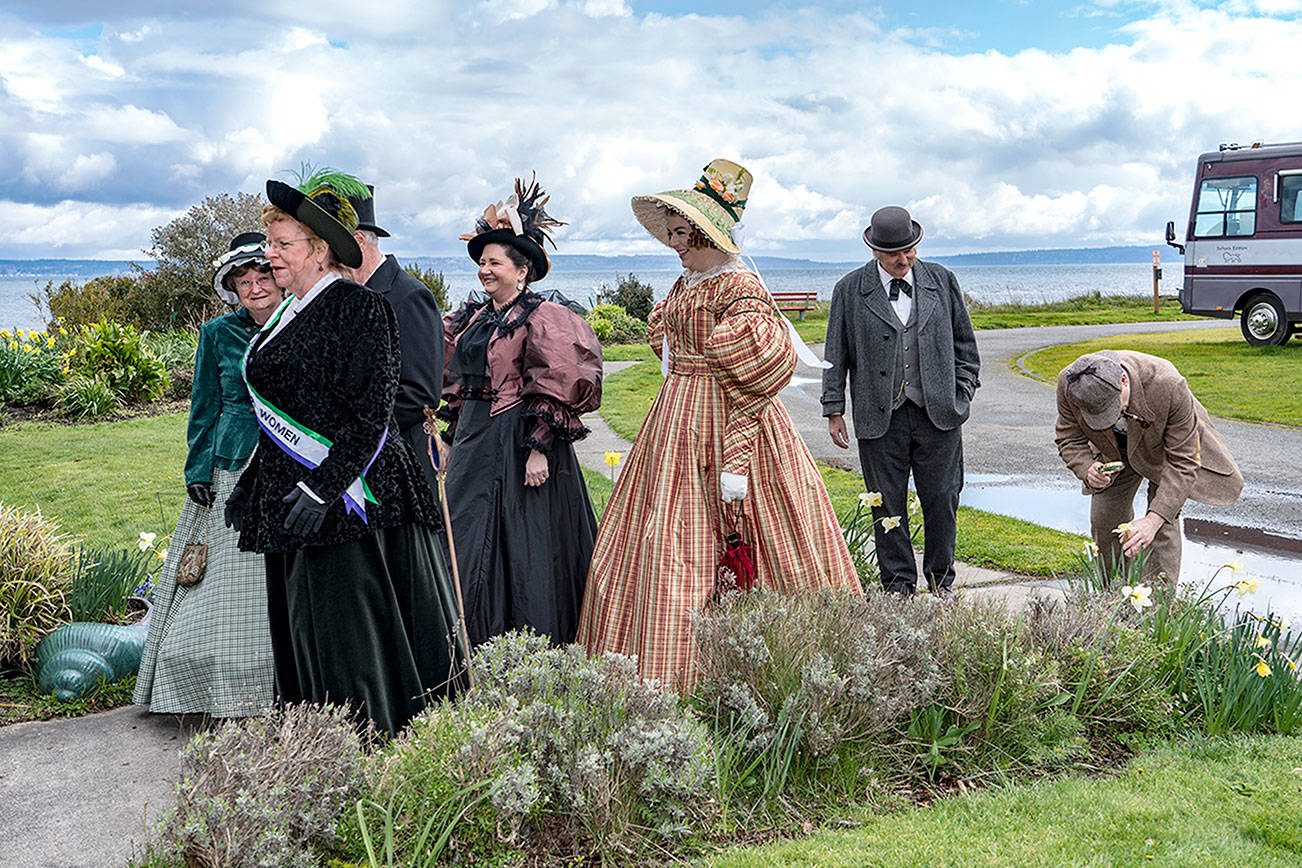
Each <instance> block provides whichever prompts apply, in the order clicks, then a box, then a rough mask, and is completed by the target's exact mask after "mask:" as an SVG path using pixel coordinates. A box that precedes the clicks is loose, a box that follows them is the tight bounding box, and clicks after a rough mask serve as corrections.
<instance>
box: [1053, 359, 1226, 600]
mask: <svg viewBox="0 0 1302 868" xmlns="http://www.w3.org/2000/svg"><path fill="white" fill-rule="evenodd" d="M1056 435H1057V436H1056V437H1055V442H1056V443H1057V444H1058V454H1059V455H1060V456H1062V460H1063V461H1064V462H1066V464H1067V467H1068V468H1070V470H1071V472H1072V473H1075V474H1076V476H1077V477H1079V478H1080V480H1081V482H1083V483H1084V493H1085V494H1089V495H1092V500H1091V503H1090V533H1091V535H1092V536H1093V537H1094V542H1095V543H1096V544H1097V545H1098V547H1099V553H1100V555H1101V556H1102V557H1103V562H1104V563H1105V564H1109V565H1110V564H1116V563H1118V562H1119V559H1120V556H1121V555H1122V554H1124V555H1125V557H1127V558H1130V557H1134V556H1135V555H1137V554H1139V552H1140V550H1141V549H1147V550H1148V560H1147V561H1145V563H1144V577H1145V578H1147V579H1150V580H1153V579H1157V578H1158V577H1159V576H1160V574H1162V573H1165V575H1166V581H1167V582H1168V583H1169V584H1170V585H1172V586H1174V585H1175V583H1176V582H1177V581H1179V578H1180V544H1181V533H1180V510H1181V508H1183V507H1184V502H1185V501H1186V500H1188V499H1190V498H1193V499H1194V500H1197V501H1199V502H1200V503H1211V504H1217V505H1226V504H1230V503H1234V501H1236V500H1238V498H1239V493H1240V492H1241V491H1242V490H1243V476H1242V475H1240V473H1239V468H1238V467H1237V466H1236V465H1235V463H1234V459H1233V458H1231V457H1230V450H1229V448H1228V447H1227V446H1226V445H1225V440H1224V439H1223V438H1222V437H1221V435H1220V434H1219V433H1218V432H1217V431H1216V429H1215V428H1213V427H1212V422H1211V419H1210V417H1208V415H1207V411H1206V410H1205V409H1204V408H1203V405H1202V404H1200V403H1199V402H1198V399H1197V398H1195V397H1194V396H1193V392H1191V391H1189V384H1188V383H1186V382H1185V379H1184V377H1182V376H1180V372H1179V371H1177V370H1176V369H1175V365H1172V364H1171V363H1170V362H1168V361H1167V360H1166V359H1160V358H1158V357H1157V356H1150V355H1146V354H1144V353H1136V352H1131V351H1129V350H1101V351H1099V352H1097V353H1089V354H1087V355H1084V356H1081V357H1080V358H1079V359H1077V360H1076V361H1074V362H1072V363H1071V364H1070V365H1068V366H1067V367H1066V368H1064V369H1063V371H1062V373H1060V374H1059V375H1058V425H1057V432H1056ZM1116 462H1120V463H1121V465H1122V466H1121V467H1120V468H1114V467H1109V466H1108V465H1110V464H1113V463H1116ZM1145 479H1147V480H1148V512H1147V514H1146V515H1145V516H1144V517H1143V518H1140V519H1135V518H1134V515H1135V512H1134V500H1135V492H1136V491H1138V490H1139V484H1140V482H1142V481H1143V480H1145ZM1122 524H1129V532H1128V533H1127V534H1125V538H1124V539H1122V538H1121V535H1119V534H1115V533H1114V532H1113V531H1114V530H1115V529H1116V528H1117V527H1119V526H1120V525H1122Z"/></svg>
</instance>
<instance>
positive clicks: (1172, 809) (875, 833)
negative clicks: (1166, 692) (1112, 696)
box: [699, 736, 1302, 868]
mask: <svg viewBox="0 0 1302 868" xmlns="http://www.w3.org/2000/svg"><path fill="white" fill-rule="evenodd" d="M1299 765H1302V742H1299V740H1298V739H1297V738H1290V737H1287V736H1268V737H1267V736H1257V737H1251V738H1248V737H1243V738H1232V739H1225V740H1218V739H1202V738H1198V739H1191V740H1188V741H1182V742H1176V743H1174V744H1171V745H1167V746H1163V747H1159V748H1155V749H1153V750H1150V751H1148V752H1146V753H1144V754H1141V755H1140V756H1139V757H1137V758H1136V759H1134V760H1132V761H1131V762H1130V763H1129V764H1127V765H1126V766H1125V767H1124V768H1123V769H1121V771H1120V772H1119V774H1117V775H1116V776H1115V777H1112V778H1105V779H1089V778H1081V777H1072V778H1064V779H1059V780H1054V781H1048V782H1041V783H1036V784H1032V785H1028V786H1013V787H1008V788H1005V789H1000V790H996V791H988V792H980V793H973V794H968V795H964V796H957V797H954V798H949V799H944V800H942V801H940V802H937V803H936V804H934V805H932V806H930V807H928V808H927V809H925V810H918V811H908V812H904V813H899V814H894V815H889V816H871V815H869V816H865V817H864V818H863V825H862V826H861V827H860V828H857V829H853V830H848V831H840V832H822V833H818V834H815V835H811V836H809V837H808V838H803V839H801V840H798V841H784V842H781V843H777V844H772V845H769V846H765V847H760V848H751V849H745V850H742V849H738V850H733V851H731V852H728V853H725V854H723V855H720V856H717V857H714V858H711V859H708V860H704V861H703V862H701V863H699V864H702V865H708V866H711V868H740V866H747V868H770V866H787V868H795V866H819V868H837V866H847V868H848V866H856V868H857V866H877V865H880V866H888V865H890V866H894V865H965V866H983V865H990V866H994V865H998V866H1027V868H1039V866H1042V865H1077V866H1085V865H1089V866H1120V865H1145V864H1154V865H1185V866H1209V868H1211V866H1221V865H1254V866H1280V868H1282V866H1286V865H1288V866H1292V865H1297V864H1299V861H1302V825H1299V824H1298V823H1297V822H1296V818H1297V817H1298V816H1299V815H1302V769H1299V767H1298V766H1299Z"/></svg>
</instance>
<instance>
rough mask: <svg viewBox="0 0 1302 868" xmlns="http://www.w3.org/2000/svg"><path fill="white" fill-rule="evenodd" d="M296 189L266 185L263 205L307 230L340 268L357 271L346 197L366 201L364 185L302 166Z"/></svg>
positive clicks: (358, 253)
mask: <svg viewBox="0 0 1302 868" xmlns="http://www.w3.org/2000/svg"><path fill="white" fill-rule="evenodd" d="M297 180H298V184H297V186H293V187H291V186H290V185H289V184H286V183H284V182H283V181H274V180H271V181H267V201H268V202H270V203H271V204H272V205H275V206H276V207H277V208H279V209H280V210H281V211H284V212H285V213H286V214H288V215H289V216H291V217H293V218H294V219H295V220H297V221H298V222H300V223H302V224H303V225H304V226H306V227H307V228H309V229H311V230H312V231H313V232H315V233H316V234H317V235H319V236H321V239H322V240H323V241H325V243H326V244H328V245H330V250H331V251H332V252H333V253H334V255H335V258H336V259H338V260H339V263H340V264H341V265H344V266H345V267H347V268H357V267H358V266H360V265H361V264H362V249H361V248H360V247H358V246H357V240H356V239H355V238H353V230H354V229H356V228H357V224H358V216H357V211H356V209H355V208H354V207H353V206H352V203H350V202H349V201H348V200H349V197H353V198H364V199H365V198H370V195H371V192H370V190H368V189H366V185H365V184H363V183H362V182H361V181H359V180H357V179H356V178H354V177H353V176H352V175H346V174H344V173H343V172H336V171H335V170H334V169H329V168H323V169H312V168H311V167H310V166H307V165H304V166H303V167H302V169H301V170H300V172H299V175H298V179H297Z"/></svg>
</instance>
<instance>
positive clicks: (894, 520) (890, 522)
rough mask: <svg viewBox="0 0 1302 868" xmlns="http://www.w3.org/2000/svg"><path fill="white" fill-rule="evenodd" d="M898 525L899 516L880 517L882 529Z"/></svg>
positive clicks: (889, 529)
mask: <svg viewBox="0 0 1302 868" xmlns="http://www.w3.org/2000/svg"><path fill="white" fill-rule="evenodd" d="M899 526H900V517H899V516H898V515H888V516H886V517H885V518H883V519H882V530H886V531H891V530H895V529H896V528H897V527H899Z"/></svg>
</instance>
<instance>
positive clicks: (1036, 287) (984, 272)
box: [0, 263, 1182, 329]
mask: <svg viewBox="0 0 1302 868" xmlns="http://www.w3.org/2000/svg"><path fill="white" fill-rule="evenodd" d="M952 270H953V272H954V274H955V275H956V276H957V277H958V282H959V285H960V286H962V287H963V291H964V292H966V293H967V294H968V295H970V296H971V297H972V298H975V299H977V300H978V301H985V302H1023V303H1029V304H1035V303H1039V302H1047V301H1060V300H1062V299H1064V298H1071V297H1072V296H1077V295H1085V294H1087V293H1091V292H1101V293H1104V294H1111V293H1115V294H1118V295H1139V296H1142V295H1149V294H1151V293H1152V291H1153V270H1152V267H1151V266H1150V265H1148V264H1146V263H1120V264H1115V265H968V266H959V267H956V268H954V269H952ZM680 273H681V272H680V271H679V270H678V269H664V270H656V271H640V272H637V277H638V279H639V280H641V281H642V282H644V283H649V284H651V286H652V288H653V289H654V291H655V297H656V298H658V299H659V298H664V297H665V295H666V294H668V292H669V290H670V289H671V288H672V287H673V285H674V281H675V280H676V279H677V278H678V275H679V274H680ZM845 273H846V272H845V269H843V268H840V267H835V268H790V269H772V270H769V271H766V272H764V280H765V282H766V283H768V285H769V288H770V289H772V290H773V291H774V292H816V293H818V297H819V298H823V299H827V298H831V297H832V287H834V286H835V285H836V282H837V281H838V280H840V279H841V277H843V276H844V275H845ZM1165 275H1166V276H1165V278H1164V279H1163V281H1162V291H1163V292H1164V293H1166V294H1168V295H1170V294H1174V293H1175V292H1177V291H1178V290H1179V287H1180V282H1181V280H1182V276H1181V267H1180V265H1179V264H1173V265H1167V266H1165ZM444 276H445V278H446V279H447V282H448V297H449V298H450V299H452V300H453V301H454V302H456V303H459V302H460V301H461V300H463V299H464V298H465V297H466V296H467V295H468V294H469V293H470V292H471V291H472V290H477V289H479V280H478V278H476V277H475V274H474V272H469V271H467V272H461V271H457V272H445V273H444ZM618 278H619V275H618V274H617V273H616V272H615V271H614V270H611V271H568V272H567V271H564V270H558V271H555V272H553V273H552V274H550V275H549V276H548V277H547V279H546V280H545V281H543V282H542V283H541V284H539V288H540V289H543V288H545V289H555V290H558V291H560V292H561V293H563V294H565V295H566V296H568V297H569V298H571V299H573V300H574V301H577V302H579V303H580V304H585V305H590V304H591V303H592V302H593V301H594V300H595V298H596V296H597V293H598V292H599V291H600V290H601V288H602V286H603V285H604V286H606V287H609V288H612V289H613V288H614V287H615V285H616V283H617V281H618ZM63 279H64V278H63V277H61V276H53V277H41V278H33V277H0V328H8V329H13V328H15V327H17V328H25V329H40V328H43V327H44V325H45V323H44V322H43V321H42V319H41V317H40V314H39V312H38V311H37V309H36V306H35V305H34V304H33V303H32V302H31V300H30V299H29V298H28V296H29V295H31V294H32V293H34V292H36V291H37V290H38V289H40V288H41V287H43V286H45V283H46V281H49V280H53V281H54V282H55V284H56V285H57V284H58V283H59V282H60V281H62V280H63Z"/></svg>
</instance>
